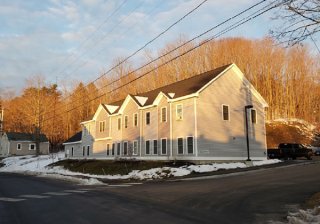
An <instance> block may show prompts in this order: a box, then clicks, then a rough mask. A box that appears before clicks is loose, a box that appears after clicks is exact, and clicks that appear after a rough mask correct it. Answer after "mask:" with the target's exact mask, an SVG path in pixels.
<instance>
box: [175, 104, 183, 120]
mask: <svg viewBox="0 0 320 224" xmlns="http://www.w3.org/2000/svg"><path fill="white" fill-rule="evenodd" d="M178 106H181V118H178ZM176 120H177V121H182V120H183V104H182V103H179V104H177V105H176Z"/></svg>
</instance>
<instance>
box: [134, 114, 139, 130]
mask: <svg viewBox="0 0 320 224" xmlns="http://www.w3.org/2000/svg"><path fill="white" fill-rule="evenodd" d="M133 126H134V127H137V126H138V114H133Z"/></svg>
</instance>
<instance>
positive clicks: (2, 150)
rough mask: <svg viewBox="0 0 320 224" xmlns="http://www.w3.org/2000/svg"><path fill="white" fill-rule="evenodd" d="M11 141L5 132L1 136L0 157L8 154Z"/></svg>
mask: <svg viewBox="0 0 320 224" xmlns="http://www.w3.org/2000/svg"><path fill="white" fill-rule="evenodd" d="M9 145H10V143H9V141H8V138H7V136H6V135H5V134H4V135H2V136H0V157H6V156H8V155H9V154H8V150H9Z"/></svg>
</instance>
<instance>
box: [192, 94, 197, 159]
mask: <svg viewBox="0 0 320 224" xmlns="http://www.w3.org/2000/svg"><path fill="white" fill-rule="evenodd" d="M193 103H194V136H195V138H194V149H195V154H196V157H198V117H197V98H194V100H193Z"/></svg>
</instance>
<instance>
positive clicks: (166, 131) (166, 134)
mask: <svg viewBox="0 0 320 224" xmlns="http://www.w3.org/2000/svg"><path fill="white" fill-rule="evenodd" d="M162 108H166V111H167V116H166V121H165V122H162V117H161V116H162V113H161V111H162ZM157 109H158V124H159V126H158V148H159V150H158V154H159V155H161V156H163V157H166V158H169V156H170V120H171V113H170V104H169V103H168V99H167V98H166V97H162V98H161V100H160V102H159V105H158V108H157ZM162 139H166V140H167V147H166V148H167V153H162V151H161V150H162V149H161V147H162V145H161V144H162V143H161V140H162Z"/></svg>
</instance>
